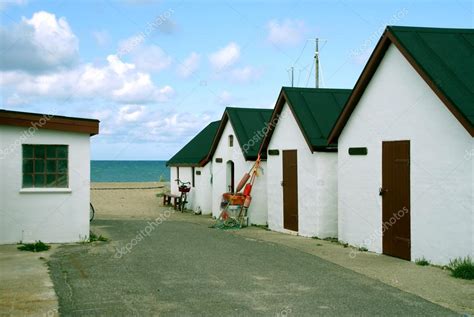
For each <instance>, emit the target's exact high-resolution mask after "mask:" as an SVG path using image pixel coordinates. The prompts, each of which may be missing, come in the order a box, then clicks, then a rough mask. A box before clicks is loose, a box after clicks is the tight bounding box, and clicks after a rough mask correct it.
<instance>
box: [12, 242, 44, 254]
mask: <svg viewBox="0 0 474 317" xmlns="http://www.w3.org/2000/svg"><path fill="white" fill-rule="evenodd" d="M50 248H51V246H50V245H47V244H45V243H43V242H41V241H36V242H35V243H24V244H23V245H20V246H19V247H18V250H21V251H31V252H42V251H48V250H49V249H50Z"/></svg>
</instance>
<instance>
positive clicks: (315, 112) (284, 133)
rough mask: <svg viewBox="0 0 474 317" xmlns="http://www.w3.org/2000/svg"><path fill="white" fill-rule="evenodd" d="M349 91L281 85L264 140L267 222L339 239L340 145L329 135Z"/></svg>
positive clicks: (304, 233)
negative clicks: (338, 182) (330, 143)
mask: <svg viewBox="0 0 474 317" xmlns="http://www.w3.org/2000/svg"><path fill="white" fill-rule="evenodd" d="M350 93H351V90H349V89H320V88H289V87H283V88H282V89H281V92H280V95H279V97H278V100H277V102H276V105H275V109H274V111H273V114H272V118H271V120H270V124H271V127H272V129H271V130H270V131H269V133H267V136H266V137H265V139H264V140H263V142H262V146H261V153H267V197H268V226H269V228H270V229H272V230H275V231H281V232H288V231H291V232H296V233H298V234H299V235H302V236H307V237H312V236H317V237H321V238H327V237H337V152H336V151H337V148H336V146H334V145H328V142H327V138H328V136H329V133H330V131H331V128H332V127H333V125H334V123H335V122H336V120H337V118H338V116H339V114H340V113H341V110H342V109H343V108H344V104H345V103H346V101H347V98H348V97H349V95H350Z"/></svg>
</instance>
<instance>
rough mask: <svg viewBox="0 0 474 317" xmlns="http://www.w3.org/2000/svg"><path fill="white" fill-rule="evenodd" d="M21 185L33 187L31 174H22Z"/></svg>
mask: <svg viewBox="0 0 474 317" xmlns="http://www.w3.org/2000/svg"><path fill="white" fill-rule="evenodd" d="M23 187H25V188H29V187H33V175H31V174H23Z"/></svg>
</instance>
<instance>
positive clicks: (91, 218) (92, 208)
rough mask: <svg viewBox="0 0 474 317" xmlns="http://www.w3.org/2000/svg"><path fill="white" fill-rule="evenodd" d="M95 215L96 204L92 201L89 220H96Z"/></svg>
mask: <svg viewBox="0 0 474 317" xmlns="http://www.w3.org/2000/svg"><path fill="white" fill-rule="evenodd" d="M94 216H95V209H94V206H93V205H92V203H89V222H92V220H94Z"/></svg>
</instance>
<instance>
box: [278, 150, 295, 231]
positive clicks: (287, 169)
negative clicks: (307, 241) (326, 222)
mask: <svg viewBox="0 0 474 317" xmlns="http://www.w3.org/2000/svg"><path fill="white" fill-rule="evenodd" d="M282 186H283V227H284V228H285V229H288V230H293V231H298V156H297V152H296V150H285V151H283V183H282Z"/></svg>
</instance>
